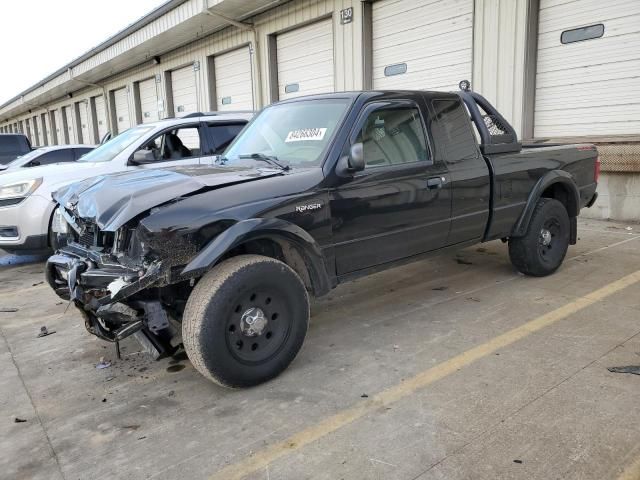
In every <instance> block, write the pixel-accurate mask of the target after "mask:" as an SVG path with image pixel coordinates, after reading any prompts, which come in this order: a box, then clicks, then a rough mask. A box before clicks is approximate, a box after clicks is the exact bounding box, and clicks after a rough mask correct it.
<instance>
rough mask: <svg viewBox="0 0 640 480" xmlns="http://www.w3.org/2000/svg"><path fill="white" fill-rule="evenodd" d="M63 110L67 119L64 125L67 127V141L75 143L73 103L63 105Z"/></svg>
mask: <svg viewBox="0 0 640 480" xmlns="http://www.w3.org/2000/svg"><path fill="white" fill-rule="evenodd" d="M62 111H63V114H64V121H65V123H64V124H63V125H64V126H65V127H66V133H65V143H75V142H76V137H75V135H74V131H73V112H72V111H71V105H68V106H66V107H62Z"/></svg>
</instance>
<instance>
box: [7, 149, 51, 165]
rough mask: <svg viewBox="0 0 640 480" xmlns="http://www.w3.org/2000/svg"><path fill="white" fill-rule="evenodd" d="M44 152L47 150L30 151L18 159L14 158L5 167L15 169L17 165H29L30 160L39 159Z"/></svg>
mask: <svg viewBox="0 0 640 480" xmlns="http://www.w3.org/2000/svg"><path fill="white" fill-rule="evenodd" d="M46 151H47V150H46V149H44V148H37V149H36V150H31V151H30V152H29V153H25V154H24V155H20V156H19V157H18V158H16V159H15V160H13V161H12V162H9V163H8V164H7V167H15V166H17V165H22V164H24V163H29V162H30V161H31V160H33V159H34V158H37V157H39V156H40V155H42V154H43V153H44V152H46Z"/></svg>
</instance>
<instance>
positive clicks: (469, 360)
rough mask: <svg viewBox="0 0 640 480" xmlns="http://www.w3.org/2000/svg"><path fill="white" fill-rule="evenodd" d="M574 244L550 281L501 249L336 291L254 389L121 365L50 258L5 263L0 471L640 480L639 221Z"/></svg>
mask: <svg viewBox="0 0 640 480" xmlns="http://www.w3.org/2000/svg"><path fill="white" fill-rule="evenodd" d="M579 237H580V241H579V242H578V245H576V246H573V247H571V248H570V249H569V254H568V259H567V260H566V261H565V264H564V266H563V267H562V268H561V269H560V270H559V271H558V272H557V273H556V274H555V275H553V276H550V277H547V278H539V279H536V278H530V277H524V276H522V275H519V274H517V273H515V272H514V270H513V268H512V267H511V264H510V263H509V260H508V256H507V249H506V246H505V245H502V244H501V243H500V242H492V243H489V244H486V245H482V246H480V247H472V248H470V249H466V250H463V251H461V252H458V253H457V254H450V255H447V256H442V257H437V258H433V259H430V260H425V261H421V262H418V263H415V264H411V265H409V266H406V267H401V268H396V269H392V270H389V271H386V272H383V273H380V274H377V275H373V276H370V277H367V278H365V279H362V280H359V281H356V282H353V283H349V284H346V285H344V286H341V287H340V288H338V289H336V290H334V291H333V292H331V294H330V295H329V296H327V297H326V298H324V299H322V300H320V301H317V302H315V303H314V304H313V305H312V323H311V327H310V331H309V334H308V337H307V340H306V343H305V346H304V347H303V350H302V352H301V353H300V355H299V356H298V358H297V359H296V360H295V362H294V363H293V364H292V365H291V367H290V368H289V369H288V370H286V371H285V372H284V374H282V375H281V376H280V377H278V378H277V379H275V380H273V381H271V382H269V383H268V384H265V385H263V386H260V387H256V388H253V389H248V390H225V389H222V388H220V387H218V386H216V385H214V384H212V383H211V382H209V381H207V380H205V379H204V378H203V377H202V376H200V375H199V374H198V373H197V372H196V371H195V370H194V368H193V367H192V366H191V364H190V363H189V361H188V360H186V358H184V357H183V356H181V355H178V356H176V357H174V358H166V359H163V360H160V361H157V362H154V361H152V360H150V359H149V358H147V357H146V356H145V355H143V354H141V353H140V352H139V347H138V346H137V344H136V343H134V341H132V340H131V341H126V342H124V343H123V348H122V359H120V360H118V359H117V358H116V356H115V350H114V348H113V346H112V345H110V344H106V343H105V342H102V341H100V340H98V339H96V338H94V337H93V336H91V335H89V334H88V333H87V332H86V331H85V329H84V326H83V325H82V321H81V319H80V315H79V314H78V313H77V312H76V311H75V309H73V308H69V309H67V304H66V303H63V302H61V301H60V300H59V299H58V298H57V297H56V296H55V295H54V294H53V292H52V291H51V290H50V289H49V287H48V286H47V285H46V284H44V283H43V264H42V263H41V262H35V263H20V262H19V263H17V264H16V263H13V262H12V261H10V262H8V261H5V262H4V265H3V266H1V267H0V281H1V283H0V309H2V313H0V332H1V334H2V340H1V341H0V354H1V355H0V362H1V366H0V409H1V411H2V414H3V420H2V423H1V426H0V452H1V453H0V472H2V474H1V475H0V476H1V477H2V478H12V479H13V478H18V479H57V478H62V479H85V478H92V479H100V478H110V479H112V478H122V479H125V478H126V479H142V478H162V479H165V478H169V479H172V478H181V479H233V478H249V479H262V478H265V479H292V480H293V479H295V480H298V479H306V478H309V479H311V478H313V479H342V478H344V479H420V480H426V479H463V478H465V479H466V478H469V479H471V478H473V479H497V478H500V479H502V478H527V479H551V478H563V479H571V478H575V479H598V480H602V479H609V478H612V479H632V478H640V462H639V460H640V408H638V406H639V401H640V376H637V375H632V374H624V373H611V372H609V371H608V370H607V368H608V367H614V366H627V365H638V364H640V238H639V237H640V227H638V226H637V225H627V224H621V223H613V222H599V221H589V220H581V222H580V225H579ZM5 260H7V257H5ZM12 309H17V311H16V312H12V311H11V310H12ZM43 325H44V326H46V327H47V328H48V329H49V331H54V330H55V334H52V335H49V336H45V337H41V338H39V337H38V336H37V335H38V333H39V331H40V328H41V327H42V326H43ZM101 361H103V362H105V364H106V365H108V364H109V362H110V366H108V367H107V368H103V369H99V368H96V366H97V365H98V364H99V362H101ZM23 420H24V421H23Z"/></svg>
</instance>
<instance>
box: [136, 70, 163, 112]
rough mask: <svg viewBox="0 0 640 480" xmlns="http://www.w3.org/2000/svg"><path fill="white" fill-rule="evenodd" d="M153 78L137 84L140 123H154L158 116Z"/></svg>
mask: <svg viewBox="0 0 640 480" xmlns="http://www.w3.org/2000/svg"><path fill="white" fill-rule="evenodd" d="M156 86H157V83H156V79H155V77H153V78H149V79H147V80H143V81H141V82H140V83H139V84H138V91H139V93H140V116H141V120H142V123H149V122H155V121H156V120H159V119H160V116H159V115H158V92H157V90H156Z"/></svg>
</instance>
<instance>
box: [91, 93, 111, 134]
mask: <svg viewBox="0 0 640 480" xmlns="http://www.w3.org/2000/svg"><path fill="white" fill-rule="evenodd" d="M94 105H95V108H96V124H97V130H98V141H101V140H102V138H103V137H104V136H105V135H106V134H107V132H108V131H109V122H108V121H107V109H106V108H105V104H104V97H103V96H102V95H100V96H97V97H94Z"/></svg>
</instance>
